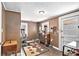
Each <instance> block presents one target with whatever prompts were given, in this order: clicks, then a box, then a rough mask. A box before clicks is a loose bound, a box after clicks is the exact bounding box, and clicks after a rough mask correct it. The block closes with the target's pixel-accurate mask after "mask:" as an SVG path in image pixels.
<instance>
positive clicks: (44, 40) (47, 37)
mask: <svg viewBox="0 0 79 59" xmlns="http://www.w3.org/2000/svg"><path fill="white" fill-rule="evenodd" d="M39 36H40V42H41V43H43V44H45V45H46V46H49V44H50V34H46V35H42V34H40V35H39Z"/></svg>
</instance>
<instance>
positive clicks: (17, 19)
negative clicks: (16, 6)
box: [5, 11, 21, 51]
mask: <svg viewBox="0 0 79 59" xmlns="http://www.w3.org/2000/svg"><path fill="white" fill-rule="evenodd" d="M5 20H6V38H5V40H17V42H18V51H20V49H21V43H20V42H21V40H20V24H21V14H20V13H17V12H12V11H5Z"/></svg>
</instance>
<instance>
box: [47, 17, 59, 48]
mask: <svg viewBox="0 0 79 59" xmlns="http://www.w3.org/2000/svg"><path fill="white" fill-rule="evenodd" d="M54 26H56V27H57V31H58V30H59V18H58V17H56V18H53V19H51V20H49V28H50V29H51V27H52V28H53V27H54ZM50 38H51V44H52V45H53V46H55V47H59V34H58V33H56V34H54V33H53V32H50Z"/></svg>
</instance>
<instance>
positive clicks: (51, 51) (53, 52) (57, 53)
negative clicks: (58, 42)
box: [39, 47, 62, 56]
mask: <svg viewBox="0 0 79 59" xmlns="http://www.w3.org/2000/svg"><path fill="white" fill-rule="evenodd" d="M48 49H49V51H48V52H45V53H43V54H41V55H39V56H62V52H61V51H59V50H56V49H54V48H53V47H48Z"/></svg>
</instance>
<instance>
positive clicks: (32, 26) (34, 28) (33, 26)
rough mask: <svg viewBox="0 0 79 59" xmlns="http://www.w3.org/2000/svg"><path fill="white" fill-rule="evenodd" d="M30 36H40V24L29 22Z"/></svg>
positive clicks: (31, 37) (30, 37) (34, 37)
mask: <svg viewBox="0 0 79 59" xmlns="http://www.w3.org/2000/svg"><path fill="white" fill-rule="evenodd" d="M28 37H29V39H36V38H38V26H37V23H35V22H28Z"/></svg>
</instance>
